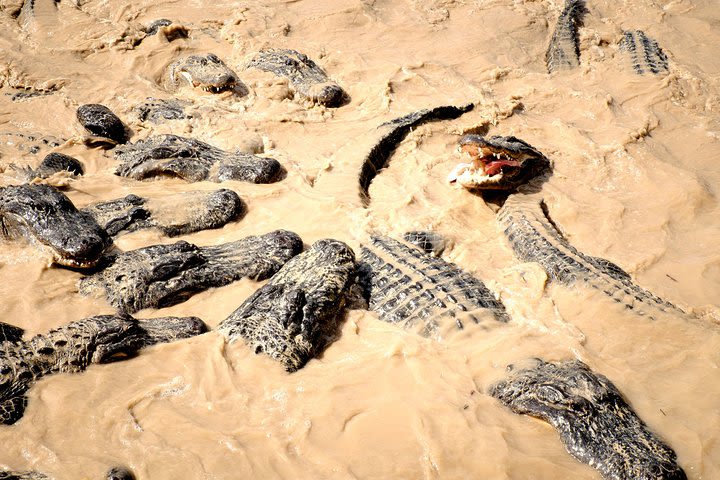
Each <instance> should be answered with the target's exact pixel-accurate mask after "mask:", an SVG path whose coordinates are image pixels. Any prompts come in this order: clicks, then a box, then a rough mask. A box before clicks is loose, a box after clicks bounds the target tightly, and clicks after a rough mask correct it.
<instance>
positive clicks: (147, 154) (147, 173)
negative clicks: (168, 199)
mask: <svg viewBox="0 0 720 480" xmlns="http://www.w3.org/2000/svg"><path fill="white" fill-rule="evenodd" d="M115 157H116V158H117V159H118V160H119V161H120V165H119V166H118V167H117V169H116V170H115V174H116V175H120V176H122V177H128V178H133V179H135V180H143V179H146V178H151V177H155V176H161V175H166V176H167V175H170V176H176V177H179V178H182V179H184V180H187V181H188V182H200V181H202V180H208V181H211V182H223V181H225V180H239V181H243V182H252V183H273V182H277V181H279V180H280V179H282V177H283V176H284V174H285V170H284V169H283V167H282V165H280V162H278V161H277V160H275V159H274V158H268V157H260V156H257V155H252V154H249V153H241V152H235V153H230V152H226V151H224V150H222V149H220V148H217V147H214V146H212V145H209V144H207V143H205V142H201V141H200V140H195V139H193V138H187V137H180V136H178V135H171V134H167V135H158V136H155V137H149V138H146V139H144V140H138V141H137V142H135V143H133V144H127V145H123V146H121V147H118V148H116V149H115Z"/></svg>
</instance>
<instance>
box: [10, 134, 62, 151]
mask: <svg viewBox="0 0 720 480" xmlns="http://www.w3.org/2000/svg"><path fill="white" fill-rule="evenodd" d="M0 138H2V143H4V144H6V145H12V146H13V147H15V148H16V149H17V150H19V151H20V152H22V153H29V154H32V155H36V154H37V153H40V151H41V150H43V149H45V148H55V147H59V146H60V145H62V144H63V143H65V139H64V138H60V137H56V136H54V135H43V134H40V133H35V132H29V133H20V132H2V133H0Z"/></svg>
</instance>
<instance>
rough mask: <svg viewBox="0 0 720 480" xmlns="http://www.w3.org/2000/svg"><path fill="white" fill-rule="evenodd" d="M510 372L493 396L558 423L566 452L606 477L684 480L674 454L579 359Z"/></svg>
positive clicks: (520, 410)
mask: <svg viewBox="0 0 720 480" xmlns="http://www.w3.org/2000/svg"><path fill="white" fill-rule="evenodd" d="M535 363H536V365H535V366H534V367H533V368H529V369H521V370H511V372H510V375H509V376H508V378H507V379H506V380H503V381H501V382H499V383H498V384H496V385H494V386H493V387H491V388H490V395H492V396H493V397H495V398H497V399H498V400H500V401H501V402H502V403H503V404H504V405H506V406H508V407H510V409H512V411H513V412H515V413H518V414H524V415H532V416H533V417H537V418H540V419H542V420H545V421H546V422H548V423H549V424H550V425H552V426H553V427H555V429H556V430H557V431H558V434H559V435H560V439H561V440H562V442H563V444H564V445H565V448H566V449H567V451H568V453H570V455H572V456H573V457H575V458H576V459H578V460H579V461H581V462H583V463H586V464H588V465H590V466H592V467H593V468H596V469H597V470H599V471H600V473H601V474H602V475H603V477H604V478H606V479H608V480H686V478H687V477H686V476H685V472H684V471H683V470H682V468H680V467H679V466H678V464H677V458H676V455H675V452H674V451H673V450H672V449H671V448H670V447H669V446H667V445H666V444H665V443H664V442H663V441H662V440H660V439H659V438H658V437H657V436H656V435H654V434H653V433H652V432H651V431H650V430H649V429H648V427H647V425H645V423H643V421H642V420H641V419H640V418H639V417H638V416H637V414H636V413H635V412H634V411H633V409H632V408H631V407H630V406H629V405H628V404H627V402H626V401H625V400H624V399H623V397H622V394H621V393H620V391H619V390H618V389H617V387H615V385H613V383H612V382H611V381H610V380H608V379H607V378H606V377H604V376H603V375H598V374H596V373H594V372H593V371H592V370H590V368H589V367H588V366H587V365H585V364H584V363H582V362H580V361H579V360H574V361H565V362H557V363H549V362H544V361H542V360H537V361H536V362H535Z"/></svg>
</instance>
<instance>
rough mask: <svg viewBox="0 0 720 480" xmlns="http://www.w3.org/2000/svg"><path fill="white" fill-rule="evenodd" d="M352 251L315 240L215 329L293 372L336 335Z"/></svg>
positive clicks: (349, 277) (351, 275) (352, 261)
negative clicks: (240, 341) (241, 341)
mask: <svg viewBox="0 0 720 480" xmlns="http://www.w3.org/2000/svg"><path fill="white" fill-rule="evenodd" d="M355 273H356V264H355V254H354V253H353V251H352V249H351V248H350V247H348V246H347V245H346V244H344V243H343V242H340V241H338V240H318V241H317V242H315V243H313V244H312V246H311V247H310V248H309V249H308V250H307V251H305V252H303V253H301V254H300V255H298V256H296V257H295V258H293V259H292V260H290V261H289V262H288V263H287V264H285V266H283V267H282V268H281V269H280V271H279V272H277V273H276V274H275V275H273V276H272V278H270V280H269V281H268V283H266V284H265V285H264V286H263V287H261V288H260V289H259V290H257V291H256V292H255V293H253V294H252V295H251V296H250V297H248V299H247V300H245V301H244V302H243V303H242V305H240V306H239V307H238V308H237V310H235V311H234V312H233V313H232V314H231V315H230V316H229V317H227V318H226V319H225V320H223V321H222V322H221V323H220V325H219V326H218V331H220V333H222V334H223V335H225V337H226V338H227V339H228V340H229V341H230V342H231V343H232V342H235V341H238V340H244V341H245V342H246V343H247V344H248V345H249V347H250V348H251V349H253V350H254V351H255V353H264V354H266V355H269V356H270V357H271V358H273V359H275V360H277V361H278V362H280V363H281V364H282V365H283V366H284V367H285V369H286V370H287V371H288V372H294V371H295V370H298V369H300V368H302V367H303V365H305V363H307V361H308V360H310V359H311V358H312V357H314V356H315V355H316V354H317V353H318V352H319V351H321V350H322V349H323V348H324V346H325V345H326V344H327V343H328V342H329V341H330V340H331V339H333V338H334V337H335V336H336V335H337V327H338V320H339V316H340V314H341V312H342V309H343V307H344V305H345V301H346V297H347V294H348V290H349V289H350V287H351V285H352V284H353V282H354V281H355Z"/></svg>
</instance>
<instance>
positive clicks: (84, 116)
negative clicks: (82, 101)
mask: <svg viewBox="0 0 720 480" xmlns="http://www.w3.org/2000/svg"><path fill="white" fill-rule="evenodd" d="M77 119H78V121H79V122H80V124H81V125H82V126H83V127H85V129H86V130H87V131H89V132H90V133H92V134H93V135H96V136H98V137H100V139H101V141H103V142H104V141H105V140H106V139H108V140H110V142H109V143H110V144H111V145H112V144H118V143H125V142H126V141H127V139H128V136H129V135H128V131H127V128H126V127H125V124H123V122H122V120H120V118H118V116H117V115H115V114H114V113H113V112H112V110H110V109H109V108H108V107H106V106H105V105H100V104H98V103H89V104H87V105H80V106H79V107H78V109H77Z"/></svg>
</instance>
